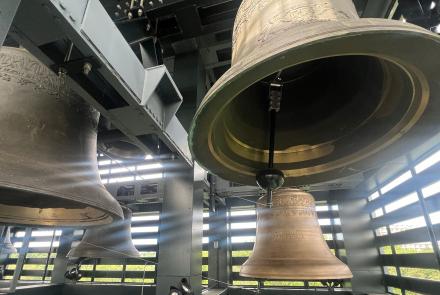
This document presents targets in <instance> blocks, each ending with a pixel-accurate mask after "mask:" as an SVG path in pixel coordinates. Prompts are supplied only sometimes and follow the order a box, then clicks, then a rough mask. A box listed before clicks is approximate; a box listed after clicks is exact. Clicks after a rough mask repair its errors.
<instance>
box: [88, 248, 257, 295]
mask: <svg viewBox="0 0 440 295" xmlns="http://www.w3.org/2000/svg"><path fill="white" fill-rule="evenodd" d="M82 243H85V244H88V245H90V246H92V247H96V248H100V249H104V250H107V251H110V252H113V253H117V254H120V255H122V256H125V257H128V258H133V259H137V260H141V261H144V262H145V266H146V265H147V263H151V264H154V265H158V264H159V263H157V262H154V261H151V260H148V259H145V258H143V257H136V256H132V255H129V254H126V253H123V252H120V251H117V250H113V249H110V248H106V247H102V246H98V245H95V244H92V243H89V242H85V241H82ZM145 266H144V274H143V284H144V282H145ZM200 277H201V278H202V279H206V280H209V281H214V282H217V283H222V284H225V285H227V286H234V285H233V284H230V283H227V282H223V281H219V280H216V279H212V278H209V277H205V276H203V275H200ZM234 287H237V286H234ZM238 288H239V289H245V288H244V287H238ZM246 290H249V289H246ZM249 291H251V292H254V293H256V292H255V291H253V290H249ZM142 292H143V286H142ZM141 294H142V295H143V293H141Z"/></svg>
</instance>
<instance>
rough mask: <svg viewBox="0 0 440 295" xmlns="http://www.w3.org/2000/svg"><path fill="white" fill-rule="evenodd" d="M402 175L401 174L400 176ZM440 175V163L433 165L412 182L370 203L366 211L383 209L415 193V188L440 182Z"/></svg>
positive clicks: (408, 181) (407, 182)
mask: <svg viewBox="0 0 440 295" xmlns="http://www.w3.org/2000/svg"><path fill="white" fill-rule="evenodd" d="M400 175H401V174H400ZM439 175H440V163H437V164H436V165H433V166H432V167H430V168H428V169H426V170H425V171H423V172H422V173H420V174H417V175H415V176H414V177H413V178H411V179H410V180H407V181H406V182H404V183H403V184H401V185H399V186H398V187H396V188H394V189H392V190H391V191H389V192H387V193H386V194H384V195H382V196H381V197H380V198H377V199H375V200H373V201H372V202H369V203H368V204H367V205H366V209H367V211H369V212H373V211H374V210H376V209H378V208H380V207H383V206H385V205H387V204H389V203H391V202H393V201H396V200H398V199H399V198H401V197H403V196H406V195H408V194H410V193H412V192H414V191H415V188H417V187H419V188H422V187H424V186H426V185H429V184H430V183H433V182H436V181H438V180H439V178H440V177H439Z"/></svg>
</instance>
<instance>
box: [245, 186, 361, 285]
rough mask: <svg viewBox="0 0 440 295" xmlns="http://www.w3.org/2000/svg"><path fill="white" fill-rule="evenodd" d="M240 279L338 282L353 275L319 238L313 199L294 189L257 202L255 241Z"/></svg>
mask: <svg viewBox="0 0 440 295" xmlns="http://www.w3.org/2000/svg"><path fill="white" fill-rule="evenodd" d="M240 276H243V277H251V278H261V279H285V280H318V281H322V280H340V279H348V278H351V277H352V276H353V275H352V273H351V271H350V269H349V268H348V267H347V266H346V265H345V264H344V263H342V262H341V261H340V260H339V259H338V258H336V257H335V256H334V255H333V253H332V252H331V251H330V249H329V247H328V245H327V242H326V241H325V240H324V237H323V235H322V231H321V227H320V226H319V223H318V217H317V215H316V210H315V200H314V199H313V196H312V195H310V194H308V193H306V192H304V191H301V190H298V189H279V190H277V191H275V192H274V193H273V196H272V207H271V208H269V207H267V205H266V197H262V198H260V199H259V201H258V207H257V239H256V241H255V245H254V250H253V252H252V255H251V256H250V257H249V259H248V260H247V261H246V262H245V263H244V264H243V266H242V267H241V270H240Z"/></svg>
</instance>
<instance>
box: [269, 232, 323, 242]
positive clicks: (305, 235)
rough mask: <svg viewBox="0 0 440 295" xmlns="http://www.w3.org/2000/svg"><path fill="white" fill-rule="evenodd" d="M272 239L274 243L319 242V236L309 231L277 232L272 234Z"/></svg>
mask: <svg viewBox="0 0 440 295" xmlns="http://www.w3.org/2000/svg"><path fill="white" fill-rule="evenodd" d="M272 239H274V240H275V241H288V240H294V241H297V240H303V241H305V240H320V239H322V237H321V236H319V235H316V233H315V232H313V231H310V230H304V229H303V230H301V229H297V230H290V231H279V232H273V233H272Z"/></svg>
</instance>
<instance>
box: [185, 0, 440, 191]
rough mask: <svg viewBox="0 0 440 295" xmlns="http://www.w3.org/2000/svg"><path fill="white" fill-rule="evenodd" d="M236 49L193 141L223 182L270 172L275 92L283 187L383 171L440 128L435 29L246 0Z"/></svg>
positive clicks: (298, 1) (308, 3) (316, 6)
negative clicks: (272, 95)
mask: <svg viewBox="0 0 440 295" xmlns="http://www.w3.org/2000/svg"><path fill="white" fill-rule="evenodd" d="M232 42H233V43H232V44H233V49H232V67H231V68H230V69H229V70H228V71H227V72H226V73H225V74H224V75H223V76H222V77H221V78H220V79H219V80H218V81H217V82H216V83H215V85H214V86H213V87H212V88H211V89H210V90H209V92H208V93H207V95H206V97H205V99H204V100H203V101H202V103H201V105H200V108H199V109H198V111H197V113H196V115H195V117H194V121H193V123H192V126H191V130H190V134H189V146H190V148H191V152H192V155H193V158H194V159H195V160H196V161H197V162H198V163H199V164H200V165H201V166H203V167H205V168H206V169H207V170H209V171H211V172H212V173H214V174H217V175H219V176H220V177H222V178H224V179H227V180H230V181H233V182H238V183H243V184H249V185H254V184H255V175H256V174H257V173H258V172H259V171H261V170H263V169H266V168H267V163H268V158H269V148H268V143H269V122H270V121H269V111H268V109H269V103H270V98H269V97H270V93H277V94H278V93H279V94H281V95H280V96H281V103H280V110H279V112H278V113H277V115H276V117H277V122H276V139H275V148H274V151H275V153H274V167H273V168H275V169H278V170H280V171H282V173H283V174H284V176H285V184H286V185H287V186H296V185H304V184H312V183H319V182H322V181H328V180H333V179H337V178H341V177H345V176H349V175H352V174H356V173H359V172H361V171H365V170H367V169H372V168H376V167H379V166H381V165H382V164H383V163H384V162H386V161H389V160H391V159H393V158H395V157H398V156H400V155H402V154H403V153H404V152H406V151H408V150H410V149H412V148H415V147H417V146H418V145H420V143H421V142H423V141H425V140H428V139H430V138H431V137H432V136H434V135H435V134H437V133H438V132H440V116H439V112H440V84H439V83H438V81H439V79H440V59H439V58H438V52H440V38H439V36H438V35H436V34H433V33H432V32H430V31H428V30H425V29H423V28H421V27H418V26H415V25H412V24H409V23H404V22H402V21H395V20H389V19H365V18H359V16H358V15H357V12H356V9H355V7H354V5H353V1H352V0H326V1H323V0H244V1H242V4H241V6H240V9H239V11H238V13H237V18H236V20H235V26H234V32H233V40H232ZM276 85H281V86H280V87H278V88H277V90H276V91H275V92H272V90H273V89H274V88H273V87H274V86H276Z"/></svg>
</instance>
